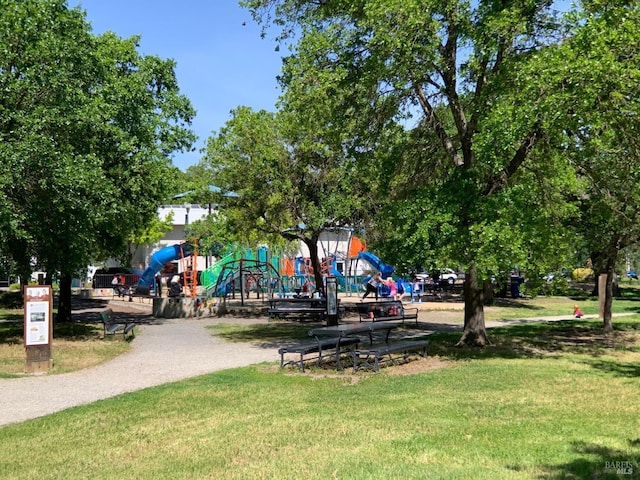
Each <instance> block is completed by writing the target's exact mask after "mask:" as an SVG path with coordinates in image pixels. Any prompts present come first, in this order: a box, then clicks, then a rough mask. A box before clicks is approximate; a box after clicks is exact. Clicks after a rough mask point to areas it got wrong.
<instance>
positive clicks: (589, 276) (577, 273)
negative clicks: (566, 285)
mask: <svg viewBox="0 0 640 480" xmlns="http://www.w3.org/2000/svg"><path fill="white" fill-rule="evenodd" d="M571 277H572V278H573V281H574V282H588V281H590V280H593V270H592V269H591V268H576V269H575V270H574V271H573V272H571Z"/></svg>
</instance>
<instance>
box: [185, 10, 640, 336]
mask: <svg viewBox="0 0 640 480" xmlns="http://www.w3.org/2000/svg"><path fill="white" fill-rule="evenodd" d="M243 3H244V5H245V6H247V7H248V8H250V9H251V11H252V13H253V14H254V16H255V18H256V19H257V20H258V21H260V22H263V24H264V25H265V28H266V27H269V26H271V25H273V24H276V25H279V26H281V28H282V29H281V35H279V38H278V40H279V42H285V43H289V44H290V47H291V51H292V52H293V53H292V54H291V55H289V56H288V57H287V58H285V59H284V60H285V61H284V66H283V70H282V76H281V78H280V80H281V84H282V87H283V92H284V93H283V95H282V97H281V101H280V104H279V110H278V112H277V113H275V114H271V113H267V112H263V111H261V112H253V111H251V110H250V109H247V108H239V109H238V110H236V111H235V112H234V113H233V115H232V119H231V120H230V121H229V123H228V124H227V125H226V126H225V127H224V128H223V129H222V130H221V131H220V132H218V133H217V135H215V136H214V137H212V138H210V139H209V143H208V148H207V153H206V156H205V158H204V159H203V162H202V164H201V165H199V166H198V167H197V168H198V169H199V171H200V172H204V173H206V174H207V175H206V178H207V181H208V182H211V183H214V184H215V185H218V186H220V187H222V188H223V189H226V190H233V191H235V192H237V193H239V194H240V197H239V199H238V200H236V201H230V202H227V203H226V204H225V210H224V211H225V217H224V219H223V221H224V222H225V224H226V225H227V226H228V227H229V229H230V230H231V231H235V232H243V234H244V235H246V236H247V237H248V238H249V237H253V238H266V237H267V236H269V235H279V236H281V237H283V238H286V239H293V238H297V239H300V240H302V241H304V242H305V243H307V245H308V246H309V247H310V250H311V252H312V254H313V253H314V250H313V248H314V245H315V240H316V239H317V234H318V232H319V231H321V230H322V229H323V228H327V227H331V226H344V225H349V226H352V227H355V228H358V227H366V228H367V236H368V240H369V242H370V243H372V244H373V245H375V247H376V248H377V249H378V250H380V251H381V252H383V254H384V258H385V260H387V259H388V261H389V262H391V263H393V264H395V265H397V266H399V267H400V268H401V269H402V268H404V269H410V268H411V267H415V266H418V265H425V264H434V265H436V264H440V265H442V264H454V265H461V266H463V267H464V268H465V270H466V282H465V292H464V297H465V329H464V334H463V337H462V339H461V343H462V344H466V345H483V344H485V343H486V342H487V337H486V330H485V325H484V300H485V298H484V296H485V290H486V287H487V285H488V284H489V282H490V279H491V277H492V276H494V275H499V274H500V273H501V272H505V271H506V272H508V271H510V270H511V269H512V268H513V267H514V265H518V266H520V268H524V269H525V270H526V271H527V272H528V273H530V274H532V275H533V274H535V273H536V272H548V271H552V270H554V269H556V268H559V267H560V266H562V263H563V262H564V261H566V259H567V258H568V256H569V255H571V254H572V253H573V252H574V251H575V250H576V249H580V250H582V251H586V252H588V254H589V255H590V257H591V258H593V259H594V260H595V262H596V264H595V266H596V268H597V271H598V273H604V274H607V275H608V283H607V285H608V288H607V293H608V299H609V300H608V302H609V304H608V310H607V311H608V313H607V315H606V316H605V328H606V329H610V328H611V313H610V312H611V310H610V301H611V290H610V285H611V278H612V276H613V273H614V271H613V268H614V266H615V262H616V261H617V259H618V255H619V252H620V250H621V249H622V248H624V247H625V246H629V245H633V244H635V243H636V241H637V240H636V239H637V238H638V235H637V229H638V218H637V212H639V211H640V208H638V207H639V206H640V204H639V203H638V201H639V200H640V199H638V178H637V175H638V174H639V172H640V156H639V155H638V127H639V125H638V118H639V115H638V114H639V113H640V110H639V109H638V100H637V99H638V98H640V96H639V95H638V88H639V85H640V83H639V82H638V79H639V77H640V68H639V67H640V62H639V60H640V58H639V56H638V54H639V52H640V49H638V47H639V46H640V45H639V44H638V43H639V42H640V7H639V6H638V4H637V2H634V1H623V0H617V1H615V2H613V1H606V0H598V1H586V0H585V1H583V2H582V3H581V5H580V7H579V8H577V7H576V10H573V11H570V12H565V13H562V12H560V11H558V10H557V9H555V8H554V5H553V2H551V1H548V0H510V1H506V2H505V1H503V0H500V1H496V0H488V1H478V2H468V1H463V0H445V1H443V0H401V1H400V0H398V1H396V0H358V1H354V2H341V1H333V0H327V1H321V2H319V1H312V0H307V1H300V0H246V1H244V2H243ZM266 31H267V30H265V32H266ZM317 261H318V260H317V257H316V258H315V259H314V262H315V264H314V266H315V267H316V271H318V270H319V269H318V268H317V266H318V265H317ZM318 284H321V282H319V281H318Z"/></svg>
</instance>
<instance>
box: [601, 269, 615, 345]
mask: <svg viewBox="0 0 640 480" xmlns="http://www.w3.org/2000/svg"><path fill="white" fill-rule="evenodd" d="M606 275H607V282H606V287H605V296H604V312H603V315H602V322H603V331H604V333H610V332H613V323H612V322H611V318H612V314H611V310H612V307H613V276H614V275H615V271H614V269H613V266H612V264H608V265H607V272H606Z"/></svg>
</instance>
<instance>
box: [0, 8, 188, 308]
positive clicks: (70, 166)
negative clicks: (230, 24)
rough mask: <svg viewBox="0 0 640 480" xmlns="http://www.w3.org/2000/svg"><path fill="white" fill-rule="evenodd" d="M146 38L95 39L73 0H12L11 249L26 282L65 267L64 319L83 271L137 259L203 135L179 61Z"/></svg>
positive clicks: (4, 23) (7, 206) (4, 130)
mask: <svg viewBox="0 0 640 480" xmlns="http://www.w3.org/2000/svg"><path fill="white" fill-rule="evenodd" d="M138 41H139V39H138V38H136V37H132V38H129V39H120V38H118V37H116V36H115V35H114V34H112V33H106V34H104V35H101V36H98V37H96V36H94V35H93V34H92V33H91V29H90V26H89V24H88V23H87V21H86V19H85V15H84V13H83V12H82V11H81V10H79V9H69V8H68V7H67V4H66V1H64V0H45V1H39V0H24V1H18V0H0V90H2V92H3V94H2V96H1V97H0V161H1V165H2V172H1V174H0V179H1V180H0V182H2V184H3V191H4V192H5V194H6V197H5V198H4V199H3V202H2V204H1V205H0V209H1V210H0V212H1V213H0V215H1V216H2V217H4V218H6V219H7V222H3V223H2V228H3V236H2V243H1V244H0V250H1V251H2V255H3V256H5V257H9V258H11V259H12V260H13V261H14V262H15V263H16V265H17V266H18V270H19V272H20V273H21V275H22V276H23V278H24V277H27V278H28V276H29V274H30V269H31V263H32V262H33V261H36V262H37V263H38V266H40V267H41V268H43V269H45V270H46V271H47V272H48V273H49V274H51V273H54V272H58V273H59V274H60V287H61V294H60V305H59V313H58V318H59V319H60V320H64V319H68V318H70V298H71V297H70V293H71V290H70V287H71V278H72V275H73V274H75V273H77V272H79V271H81V270H82V269H84V268H85V267H86V265H88V264H89V263H90V262H92V261H96V260H101V259H105V258H107V257H110V256H114V257H117V256H126V253H127V240H128V239H129V238H130V237H131V235H132V234H134V232H136V231H138V230H139V229H140V226H142V225H146V224H148V223H149V222H150V221H151V220H152V219H153V218H154V217H155V215H156V209H157V204H158V203H159V202H160V201H161V200H162V199H163V197H164V195H165V188H166V182H167V179H168V178H169V172H170V160H169V155H170V154H171V152H173V151H175V150H177V149H181V148H187V147H189V146H190V144H191V142H192V140H193V135H192V134H191V133H190V132H189V131H188V130H187V128H186V125H187V124H188V122H189V121H190V119H191V117H192V115H193V109H192V107H191V106H190V104H189V101H188V100H187V99H186V98H185V97H183V96H182V95H180V94H179V90H178V85H177V82H176V78H175V74H174V66H175V65H174V62H173V61H170V60H162V59H160V58H158V57H154V56H142V55H140V54H139V53H138V51H137V45H138Z"/></svg>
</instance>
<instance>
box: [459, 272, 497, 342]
mask: <svg viewBox="0 0 640 480" xmlns="http://www.w3.org/2000/svg"><path fill="white" fill-rule="evenodd" d="M489 343H490V342H489V339H488V338H487V330H486V327H485V324H484V283H483V284H482V285H479V284H478V274H477V269H476V266H475V265H471V266H470V267H469V270H468V272H467V274H466V277H465V281H464V331H463V333H462V338H461V339H460V341H459V342H458V344H457V346H467V347H484V346H485V345H487V344H489Z"/></svg>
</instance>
